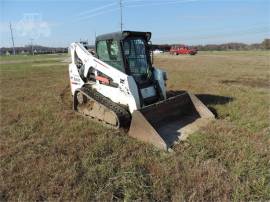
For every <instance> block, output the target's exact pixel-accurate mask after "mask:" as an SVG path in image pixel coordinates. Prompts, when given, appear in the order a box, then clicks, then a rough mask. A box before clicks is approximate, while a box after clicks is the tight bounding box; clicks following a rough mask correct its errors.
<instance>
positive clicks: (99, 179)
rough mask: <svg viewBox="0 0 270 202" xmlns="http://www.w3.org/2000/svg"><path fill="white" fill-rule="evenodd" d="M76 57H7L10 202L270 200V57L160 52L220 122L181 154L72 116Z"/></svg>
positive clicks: (3, 144) (5, 183)
mask: <svg viewBox="0 0 270 202" xmlns="http://www.w3.org/2000/svg"><path fill="white" fill-rule="evenodd" d="M66 57H67V55H44V56H15V57H14V56H10V57H7V56H5V57H1V58H0V66H1V73H0V81H1V85H0V89H1V136H0V137H1V139H0V153H1V178H0V181H1V183H0V186H1V187H0V190H1V195H0V201H5V200H8V201H17V200H19V201H34V200H39V201H43V200H49V201H55V200H69V201H74V200H78V201H82V200H95V201H108V200H126V201H131V200H136V199H139V200H140V201H202V200H205V201H227V200H233V201H257V200H270V152H269V151H270V126H269V123H270V122H269V121H270V117H269V112H270V110H269V107H270V103H269V102H270V92H269V89H270V81H269V80H270V59H269V58H270V53H269V52H263V51H253V52H251V51H250V52H242V51H241V52H240V51H239V52H233V51H230V52H229V51H228V52H200V53H199V54H198V55H196V56H170V55H159V56H157V57H156V58H155V65H156V66H158V67H161V68H163V69H165V70H166V71H167V72H168V77H169V81H168V85H167V86H168V89H169V90H173V91H175V90H188V91H191V92H193V93H195V94H197V95H198V97H199V98H200V99H201V100H202V101H203V102H204V103H205V104H206V105H207V106H208V107H209V108H210V109H211V110H212V111H213V112H214V113H215V115H216V117H217V120H216V121H214V122H213V123H211V124H209V125H208V126H206V127H205V128H203V129H202V130H200V131H199V132H196V133H194V134H192V135H191V136H190V137H189V139H188V140H187V141H185V142H182V143H180V144H178V145H177V146H176V147H175V148H174V150H175V152H174V153H165V152H163V151H158V150H156V149H155V148H154V147H152V146H150V145H147V144H143V143H140V142H138V141H136V140H134V139H131V138H129V137H128V136H127V135H126V134H124V133H122V132H118V131H116V130H112V129H107V128H105V127H103V126H101V125H99V124H97V123H94V122H91V121H90V120H88V119H86V118H83V117H81V116H78V115H76V114H75V113H74V112H73V111H72V110H71V97H70V92H69V79H68V70H67V68H68V67H67V65H68V64H67V63H65V62H63V60H65V59H66Z"/></svg>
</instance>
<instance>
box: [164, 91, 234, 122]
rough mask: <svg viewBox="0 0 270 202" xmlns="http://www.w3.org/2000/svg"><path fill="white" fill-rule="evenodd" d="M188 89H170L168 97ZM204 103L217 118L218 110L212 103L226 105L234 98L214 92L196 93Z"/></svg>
mask: <svg viewBox="0 0 270 202" xmlns="http://www.w3.org/2000/svg"><path fill="white" fill-rule="evenodd" d="M185 92H186V91H168V92H167V97H173V96H176V95H179V94H182V93H185ZM195 95H196V96H197V98H199V99H200V100H201V101H202V103H203V104H205V105H206V106H207V107H208V109H209V110H210V111H211V112H212V113H213V114H214V115H215V117H216V118H219V115H218V113H217V110H216V109H215V108H214V107H213V106H210V105H224V104H227V103H229V102H232V101H233V100H234V98H233V97H228V96H221V95H212V94H195Z"/></svg>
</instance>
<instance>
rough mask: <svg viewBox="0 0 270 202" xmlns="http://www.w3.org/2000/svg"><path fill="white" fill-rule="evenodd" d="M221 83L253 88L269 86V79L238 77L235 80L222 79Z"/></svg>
mask: <svg viewBox="0 0 270 202" xmlns="http://www.w3.org/2000/svg"><path fill="white" fill-rule="evenodd" d="M221 83H223V84H236V85H242V86H249V87H253V88H269V87H270V81H269V80H267V79H251V78H239V79H235V80H222V81H221Z"/></svg>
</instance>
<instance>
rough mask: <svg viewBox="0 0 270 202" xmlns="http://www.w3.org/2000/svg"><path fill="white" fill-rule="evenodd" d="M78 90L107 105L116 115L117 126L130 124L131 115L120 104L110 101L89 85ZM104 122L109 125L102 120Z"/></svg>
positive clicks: (126, 126) (124, 126)
mask: <svg viewBox="0 0 270 202" xmlns="http://www.w3.org/2000/svg"><path fill="white" fill-rule="evenodd" d="M80 91H82V92H84V93H85V94H87V95H88V96H89V97H91V98H92V99H93V100H95V101H96V102H98V103H100V104H102V105H104V106H105V107H107V108H108V109H110V110H112V111H113V112H114V113H115V114H116V116H117V117H118V120H119V123H120V124H119V128H128V127H129V126H130V122H131V116H130V113H129V112H128V111H127V110H126V109H124V108H123V107H121V106H120V105H118V104H116V103H114V102H113V101H111V100H110V99H109V98H107V97H105V96H103V95H102V94H100V93H99V92H97V91H96V90H93V89H91V88H89V87H82V88H80ZM92 118H95V117H92ZM104 123H105V124H106V125H110V124H108V123H106V122H104ZM111 126H112V125H111ZM112 127H115V126H112Z"/></svg>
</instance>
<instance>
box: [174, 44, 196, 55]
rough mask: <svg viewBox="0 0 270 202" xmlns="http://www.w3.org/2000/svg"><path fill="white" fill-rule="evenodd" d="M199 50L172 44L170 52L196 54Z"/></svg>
mask: <svg viewBox="0 0 270 202" xmlns="http://www.w3.org/2000/svg"><path fill="white" fill-rule="evenodd" d="M197 52H198V51H197V49H195V48H193V49H190V48H189V47H187V46H172V47H171V49H170V54H172V55H187V54H189V55H195V54H197Z"/></svg>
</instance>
